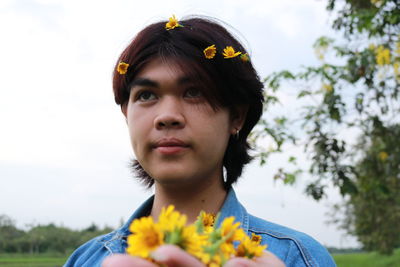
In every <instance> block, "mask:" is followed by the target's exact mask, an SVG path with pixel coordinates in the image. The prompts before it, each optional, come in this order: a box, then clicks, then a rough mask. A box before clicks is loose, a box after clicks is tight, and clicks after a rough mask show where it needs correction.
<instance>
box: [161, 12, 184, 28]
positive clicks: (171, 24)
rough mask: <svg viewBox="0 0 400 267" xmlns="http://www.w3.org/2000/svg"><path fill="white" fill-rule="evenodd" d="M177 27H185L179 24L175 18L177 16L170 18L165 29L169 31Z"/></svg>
mask: <svg viewBox="0 0 400 267" xmlns="http://www.w3.org/2000/svg"><path fill="white" fill-rule="evenodd" d="M176 27H183V26H182V25H180V24H179V22H178V20H177V19H176V18H175V15H172V17H170V18H169V21H168V22H167V23H166V24H165V28H166V29H167V30H172V29H175V28H176Z"/></svg>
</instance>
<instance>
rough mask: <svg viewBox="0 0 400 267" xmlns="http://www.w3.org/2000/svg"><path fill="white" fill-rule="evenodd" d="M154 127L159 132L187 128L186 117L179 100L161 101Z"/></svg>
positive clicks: (166, 99) (168, 99)
mask: <svg viewBox="0 0 400 267" xmlns="http://www.w3.org/2000/svg"><path fill="white" fill-rule="evenodd" d="M154 127H155V128H156V129H157V130H162V129H181V128H183V127H185V117H184V116H183V110H182V106H181V103H180V102H179V100H175V99H174V98H173V97H171V98H168V97H166V98H165V99H163V100H162V101H160V103H159V109H158V113H157V116H156V117H155V119H154Z"/></svg>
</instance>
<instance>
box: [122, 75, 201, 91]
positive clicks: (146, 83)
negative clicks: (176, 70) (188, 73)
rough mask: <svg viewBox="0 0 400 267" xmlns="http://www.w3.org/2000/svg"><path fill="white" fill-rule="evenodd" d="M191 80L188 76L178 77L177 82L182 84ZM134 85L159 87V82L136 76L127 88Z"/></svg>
mask: <svg viewBox="0 0 400 267" xmlns="http://www.w3.org/2000/svg"><path fill="white" fill-rule="evenodd" d="M191 82H193V80H192V79H190V78H189V77H182V78H179V79H178V84H179V85H184V84H187V83H191ZM135 86H149V87H155V88H159V87H160V84H159V83H158V82H156V81H153V80H150V79H147V78H136V79H134V80H133V81H132V82H131V83H130V85H129V87H128V88H129V89H132V88H133V87H135Z"/></svg>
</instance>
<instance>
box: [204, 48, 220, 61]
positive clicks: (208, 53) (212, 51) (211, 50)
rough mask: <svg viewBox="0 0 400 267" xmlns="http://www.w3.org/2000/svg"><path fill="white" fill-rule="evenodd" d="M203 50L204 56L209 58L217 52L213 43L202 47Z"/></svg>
mask: <svg viewBox="0 0 400 267" xmlns="http://www.w3.org/2000/svg"><path fill="white" fill-rule="evenodd" d="M203 52H204V56H205V57H206V58H208V59H211V58H213V57H215V54H216V53H217V48H216V47H215V45H210V46H209V47H207V48H206V49H204V51H203Z"/></svg>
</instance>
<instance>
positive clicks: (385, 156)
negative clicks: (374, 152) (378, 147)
mask: <svg viewBox="0 0 400 267" xmlns="http://www.w3.org/2000/svg"><path fill="white" fill-rule="evenodd" d="M388 157H389V155H388V153H386V152H385V151H382V152H379V154H378V158H379V159H380V160H381V161H385V160H387V158H388Z"/></svg>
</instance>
